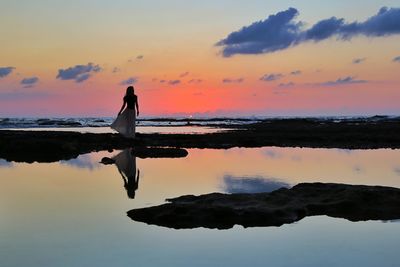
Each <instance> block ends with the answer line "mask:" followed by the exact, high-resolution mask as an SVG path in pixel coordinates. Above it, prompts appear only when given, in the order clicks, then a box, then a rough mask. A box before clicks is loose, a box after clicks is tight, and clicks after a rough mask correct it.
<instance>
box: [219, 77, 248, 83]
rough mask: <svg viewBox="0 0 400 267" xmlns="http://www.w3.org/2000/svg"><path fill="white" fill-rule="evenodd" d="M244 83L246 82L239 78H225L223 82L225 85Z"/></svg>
mask: <svg viewBox="0 0 400 267" xmlns="http://www.w3.org/2000/svg"><path fill="white" fill-rule="evenodd" d="M243 81H244V79H243V78H237V79H230V78H224V79H223V80H222V82H223V83H242V82H243Z"/></svg>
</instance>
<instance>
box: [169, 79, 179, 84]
mask: <svg viewBox="0 0 400 267" xmlns="http://www.w3.org/2000/svg"><path fill="white" fill-rule="evenodd" d="M180 83H181V80H169V81H168V84H169V85H177V84H180Z"/></svg>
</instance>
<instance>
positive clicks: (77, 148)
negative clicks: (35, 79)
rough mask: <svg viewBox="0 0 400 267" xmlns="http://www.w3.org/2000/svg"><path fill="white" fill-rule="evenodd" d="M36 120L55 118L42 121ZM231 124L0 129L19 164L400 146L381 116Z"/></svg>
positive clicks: (5, 153) (392, 121)
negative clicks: (95, 155) (195, 151)
mask: <svg viewBox="0 0 400 267" xmlns="http://www.w3.org/2000/svg"><path fill="white" fill-rule="evenodd" d="M321 122H323V123H324V124H321ZM355 122H356V123H355ZM38 123H44V124H46V123H54V121H53V122H48V120H42V121H39V120H38ZM224 127H228V126H224ZM231 127H235V129H232V130H230V131H225V132H217V133H210V134H156V133H155V134H153V133H152V134H140V133H138V134H137V136H136V138H135V139H129V138H124V137H122V136H120V135H118V134H111V133H104V134H94V133H77V132H55V131H54V132H53V131H10V130H0V158H3V159H6V160H8V161H18V162H34V161H38V162H54V161H58V160H68V159H72V158H75V157H77V156H78V155H80V154H84V153H89V152H93V151H99V150H109V149H124V148H127V147H133V146H138V145H139V146H147V147H177V148H217V149H225V148H232V147H263V146H279V147H318V148H322V147H324V148H345V149H374V148H400V135H399V134H398V133H399V132H400V118H387V119H381V120H379V121H377V122H375V121H372V122H371V121H370V120H365V119H353V120H352V121H350V120H341V121H339V122H337V121H334V120H323V121H321V120H318V119H275V120H274V119H271V120H265V121H262V122H259V123H254V124H242V125H234V126H231Z"/></svg>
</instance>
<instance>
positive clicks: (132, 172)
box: [113, 148, 140, 198]
mask: <svg viewBox="0 0 400 267" xmlns="http://www.w3.org/2000/svg"><path fill="white" fill-rule="evenodd" d="M113 159H114V160H115V165H117V168H118V171H119V173H120V174H121V176H122V179H123V180H124V187H125V190H126V193H127V194H128V197H129V198H135V192H136V190H137V189H138V188H139V175H140V171H139V170H137V173H136V157H135V156H132V149H130V148H128V149H125V150H123V151H122V152H121V153H119V154H118V155H116V156H115V157H113Z"/></svg>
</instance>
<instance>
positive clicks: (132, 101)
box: [111, 86, 139, 138]
mask: <svg viewBox="0 0 400 267" xmlns="http://www.w3.org/2000/svg"><path fill="white" fill-rule="evenodd" d="M125 107H126V108H125ZM124 109H125V110H124ZM135 109H136V111H135ZM136 115H137V116H139V103H138V97H137V95H135V90H134V88H133V86H129V87H128V88H126V94H125V96H124V98H123V104H122V107H121V110H120V111H119V112H118V117H117V118H116V119H115V121H114V122H113V123H112V124H111V128H112V129H114V130H116V131H117V132H119V133H120V134H122V135H123V136H125V137H129V138H135V131H136Z"/></svg>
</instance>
